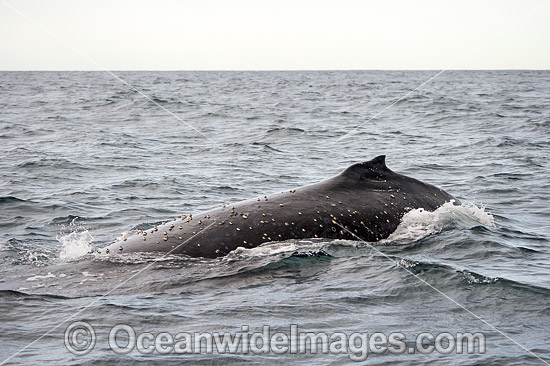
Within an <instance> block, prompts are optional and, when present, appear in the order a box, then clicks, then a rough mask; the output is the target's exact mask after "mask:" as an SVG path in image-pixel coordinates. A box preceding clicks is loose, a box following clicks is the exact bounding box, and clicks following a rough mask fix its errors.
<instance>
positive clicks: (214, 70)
mask: <svg viewBox="0 0 550 366" xmlns="http://www.w3.org/2000/svg"><path fill="white" fill-rule="evenodd" d="M108 70H109V71H122V72H132V71H137V72H141V71H155V72H174V71H185V72H301V71H441V70H443V69H108ZM445 71H447V72H448V71H550V68H548V69H538V68H533V69H531V68H502V69H498V68H495V69H446V70H445ZM0 72H105V70H102V69H0Z"/></svg>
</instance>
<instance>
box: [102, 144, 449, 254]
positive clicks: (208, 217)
mask: <svg viewBox="0 0 550 366" xmlns="http://www.w3.org/2000/svg"><path fill="white" fill-rule="evenodd" d="M453 200H454V202H455V204H458V200H456V199H455V198H454V197H453V196H451V195H450V194H448V193H447V192H445V191H443V190H441V189H439V188H437V187H434V186H433V185H430V184H427V183H423V182H421V181H419V180H417V179H414V178H411V177H407V176H405V175H402V174H398V173H395V172H393V171H391V170H390V169H389V168H387V167H386V163H385V156H384V155H382V156H378V157H376V158H374V159H373V160H371V161H367V162H363V163H357V164H354V165H352V166H350V167H348V168H347V169H345V170H344V171H343V172H342V173H341V174H339V175H337V176H335V177H332V178H330V179H327V180H325V181H323V182H320V183H316V184H312V185H308V186H304V187H299V188H295V189H290V190H287V191H285V192H281V193H277V194H270V195H265V196H261V197H256V198H253V199H250V200H246V201H242V202H239V203H235V204H233V205H223V206H221V207H218V208H215V209H212V210H209V211H206V212H202V213H198V214H185V215H181V216H180V217H177V218H176V219H174V220H173V221H170V222H163V223H162V224H159V225H155V226H154V227H151V228H149V229H147V230H138V231H137V232H134V233H132V234H129V235H125V236H123V237H122V238H121V239H119V240H117V241H115V242H114V243H112V244H111V245H109V246H108V247H107V248H104V249H102V250H99V251H98V252H99V253H106V254H113V253H127V252H170V253H175V254H184V255H188V256H191V257H206V258H215V257H220V256H224V255H227V254H228V253H229V252H231V251H233V250H235V249H236V248H238V247H244V248H253V247H257V246H259V245H261V244H262V243H265V242H271V241H282V240H288V239H302V238H329V239H351V240H354V239H355V240H356V239H357V238H361V239H362V240H365V241H369V242H376V241H379V240H381V239H385V238H387V237H388V236H389V235H390V234H391V233H392V232H393V231H395V229H396V228H397V226H398V225H399V223H400V221H401V218H402V217H403V215H404V214H405V213H407V212H408V211H410V210H412V209H417V208H423V209H424V210H427V211H434V210H436V209H437V208H438V207H440V206H441V205H443V204H444V203H446V202H449V201H453Z"/></svg>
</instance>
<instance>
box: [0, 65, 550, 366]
mask: <svg viewBox="0 0 550 366" xmlns="http://www.w3.org/2000/svg"><path fill="white" fill-rule="evenodd" d="M436 73H437V71H294V72H282V71H281V72H221V71H220V72H213V71H212V72H195V71H178V72H176V71H174V72H157V71H150V72H149V71H140V72H137V71H135V72H125V71H120V72H114V74H116V75H117V76H119V77H120V78H121V79H122V80H124V81H125V82H126V83H128V84H129V85H131V86H132V87H129V86H128V85H127V84H125V83H123V82H121V81H120V80H118V79H116V78H114V77H113V76H112V75H110V74H109V73H106V72H99V71H98V72H0V176H1V179H0V255H1V258H2V260H1V262H0V338H1V341H0V364H2V362H4V363H3V364H7V365H8V364H9V365H20V364H28V365H35V364H42V363H50V364H64V365H81V364H105V365H112V364H128V363H144V364H151V363H162V364H181V363H189V364H201V365H206V364H257V365H265V364H297V365H310V364H317V365H340V364H349V363H352V362H353V361H356V359H355V358H356V357H353V354H357V353H362V354H363V356H367V357H363V358H362V359H361V360H360V361H359V362H360V363H362V364H372V365H396V364H402V365H409V364H426V365H431V364H435V365H439V364H443V363H445V364H457V365H458V364H460V365H531V364H532V365H539V364H545V363H546V364H548V363H550V347H549V339H550V331H549V329H550V276H549V273H550V260H549V254H550V246H549V241H550V225H549V224H548V223H549V218H550V209H549V206H548V202H549V200H550V193H549V192H550V174H549V172H550V163H549V161H548V158H549V157H550V108H549V105H550V72H549V71H446V72H444V73H443V74H441V75H439V76H438V77H436V78H435V79H433V80H432V81H430V82H429V83H427V84H425V85H424V86H422V87H421V88H419V89H417V90H414V89H415V88H416V87H417V86H419V85H420V84H422V83H423V82H424V81H426V80H428V79H429V78H430V77H432V76H433V75H435V74H436ZM413 90H414V91H413ZM411 91H412V92H411ZM378 155H386V164H387V166H388V167H389V168H390V169H392V170H394V171H396V172H399V173H403V174H406V175H409V176H412V177H414V178H417V179H420V180H422V181H424V182H427V183H431V184H433V185H436V186H437V187H439V188H442V189H444V190H445V191H447V192H449V193H450V194H452V195H454V196H456V197H457V198H458V199H459V200H460V201H461V202H462V204H461V205H460V206H452V205H446V206H444V207H442V208H440V209H438V210H437V211H435V212H433V213H431V212H425V211H424V212H422V211H420V210H416V211H413V212H411V213H409V214H407V215H406V216H405V217H404V218H403V221H402V222H401V224H400V226H399V227H398V229H397V231H396V232H395V233H394V234H392V236H390V238H388V239H386V240H384V241H382V242H380V243H376V244H375V245H374V246H373V245H371V244H369V243H362V242H360V241H351V240H296V241H286V242H272V243H265V244H264V245H262V246H260V247H258V248H254V249H249V250H242V251H238V252H237V253H230V254H229V255H228V256H226V257H223V258H218V259H200V258H187V257H182V256H175V255H168V256H166V255H164V254H154V253H147V254H129V253H128V254H117V255H111V256H104V255H98V254H93V250H94V249H98V248H102V247H105V246H106V245H108V244H109V243H111V242H113V240H115V238H117V237H120V235H121V233H125V232H128V231H131V230H135V229H144V228H147V227H150V226H152V225H155V224H157V223H159V222H162V221H168V220H171V219H173V218H174V217H175V216H179V215H181V214H184V213H198V212H201V211H204V210H206V209H210V208H213V207H216V206H217V205H220V204H223V203H229V204H230V203H232V202H237V201H241V200H244V199H248V198H253V197H257V196H258V195H263V194H269V193H273V192H279V191H283V190H287V189H291V188H295V187H298V186H302V185H306V184H311V183H316V182H319V181H322V180H324V179H326V178H329V177H331V176H334V175H336V174H339V173H340V172H341V171H342V170H344V169H345V168H346V167H348V166H350V165H352V164H354V163H358V162H363V161H368V160H371V159H372V158H374V157H376V156H378ZM74 322H84V323H78V324H87V325H89V326H90V327H92V328H93V332H92V331H89V334H85V333H80V334H77V335H75V336H74V338H71V337H72V333H69V330H72V329H74V327H73V324H76V323H74ZM78 324H77V325H78ZM120 324H122V325H123V327H126V328H124V329H126V331H121V332H120V334H119V335H120V337H119V339H118V341H117V342H118V343H117V345H119V346H120V348H124V345H125V344H126V343H128V344H129V342H130V343H131V342H133V341H134V340H133V339H132V337H131V332H130V331H128V327H131V329H133V331H134V332H135V334H136V335H143V334H145V336H142V338H141V340H143V339H144V338H143V337H145V338H146V339H147V340H146V341H145V343H144V344H145V345H146V346H151V344H152V345H154V346H155V347H156V348H155V349H154V350H153V351H152V353H148V352H147V350H145V351H144V350H143V349H140V348H139V346H136V347H135V348H132V349H130V348H128V349H130V351H129V352H127V353H126V354H120V353H121V352H116V347H113V344H112V343H110V341H109V335H110V334H111V333H112V332H113V329H114V328H115V327H116V326H117V325H120ZM264 326H267V327H269V329H270V332H271V333H275V332H279V333H282V334H286V335H287V336H290V334H291V333H292V331H293V330H292V329H291V328H292V327H293V326H294V327H298V329H299V331H300V332H312V333H316V334H320V333H323V334H327V335H328V336H329V337H331V338H330V339H331V340H333V339H334V338H332V336H333V335H334V334H337V333H339V334H344V335H345V336H347V337H349V338H350V339H351V335H352V334H365V335H368V336H371V335H373V334H378V338H383V337H388V336H389V335H390V334H395V333H399V334H403V335H405V337H406V341H404V344H405V345H406V347H405V348H406V351H405V352H392V351H391V350H389V349H385V350H383V351H379V352H377V349H376V348H375V349H374V350H373V349H371V348H369V349H368V352H367V350H366V348H364V347H363V348H361V340H363V343H362V344H363V345H364V344H365V342H366V340H367V338H361V337H358V338H355V339H354V342H355V343H354V345H355V346H356V348H355V349H354V348H352V347H351V346H350V347H348V349H346V350H343V351H342V350H340V352H338V351H337V350H334V349H332V348H330V352H313V350H312V349H311V346H310V347H309V348H307V347H306V349H304V350H302V351H303V352H301V351H298V352H291V350H288V352H284V351H282V352H275V351H269V352H251V351H248V352H247V351H246V350H245V349H244V347H245V346H244V344H241V345H240V347H241V348H239V349H237V350H236V351H234V352H225V353H223V352H217V351H216V350H214V351H212V352H208V350H199V351H200V352H198V351H197V352H191V353H183V354H182V353H178V352H162V347H161V348H159V347H158V344H157V343H155V342H157V341H158V339H157V338H158V335H159V334H162V333H164V334H165V335H166V334H168V335H169V336H167V337H168V338H165V339H169V338H170V335H176V334H178V333H188V334H195V333H208V334H212V333H224V334H233V335H236V334H237V333H238V332H240V333H239V334H241V335H243V334H244V335H243V338H242V339H244V338H246V337H247V336H249V335H252V334H253V333H255V332H262V330H263V329H264ZM71 327H73V328H71ZM125 332H126V333H125ZM92 333H93V334H94V335H95V336H94V337H92ZM423 333H429V334H431V335H433V338H430V337H425V338H424V339H423V341H422V342H421V344H422V345H423V346H424V347H425V348H426V349H430V347H431V348H433V347H434V345H437V341H436V340H435V338H436V337H437V336H438V335H440V334H445V335H447V334H451V335H456V334H458V333H472V334H474V333H479V334H481V335H482V336H483V337H484V340H485V347H484V349H483V350H480V349H479V347H478V348H477V351H475V350H474V351H475V352H466V351H464V352H457V351H456V350H453V351H452V352H445V350H444V349H443V350H442V348H441V347H439V348H436V349H435V350H432V352H427V351H423V350H421V349H419V348H418V347H416V348H415V345H416V343H415V342H417V340H418V336H419V335H420V334H423ZM68 334H69V335H68ZM125 334H126V336H125ZM151 336H152V337H153V338H151ZM445 337H446V336H443V338H445ZM92 338H93V339H94V342H91V340H92ZM447 339H448V338H447ZM368 340H369V342H370V338H369V339H368ZM138 341H139V339H138ZM263 341H264V340H262V342H263ZM357 341H359V343H360V344H359V346H357V344H358V343H357ZM86 342H87V343H86ZM125 342H126V343H125ZM449 342H450V341H448V342H447V343H446V346H449ZM84 343H86V344H89V345H93V347H91V348H90V349H89V350H87V351H86V352H83V353H85V354H75V353H74V349H73V352H70V350H69V349H70V348H71V344H72V345H73V346H74V345H77V346H78V345H80V344H84ZM161 343H162V342H161ZM443 343H445V342H443ZM67 344H68V345H67ZM142 344H143V342H142ZM369 344H370V343H369ZM478 346H479V343H478ZM141 348H143V347H141ZM146 348H147V347H146ZM379 348H380V347H379ZM443 348H444V347H443ZM147 349H150V348H147ZM350 350H351V351H350ZM361 350H362V351H361ZM76 353H77V352H76ZM165 353H166V354H165ZM367 353H368V354H367Z"/></svg>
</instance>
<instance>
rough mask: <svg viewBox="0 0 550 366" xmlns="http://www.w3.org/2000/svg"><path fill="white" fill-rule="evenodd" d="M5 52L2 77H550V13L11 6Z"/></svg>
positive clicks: (3, 10)
mask: <svg viewBox="0 0 550 366" xmlns="http://www.w3.org/2000/svg"><path fill="white" fill-rule="evenodd" d="M542 4H545V5H544V6H542V7H541V6H540V5H542ZM8 5H11V6H13V7H15V8H17V9H19V10H20V11H21V12H22V13H23V14H25V15H26V16H28V17H29V18H31V19H33V20H34V21H35V22H37V23H39V24H41V25H42V26H43V27H44V28H46V29H47V30H49V31H50V32H51V33H53V34H55V35H57V36H58V37H60V38H61V39H63V40H64V41H66V42H67V43H68V44H69V45H70V46H72V47H73V48H75V49H78V50H80V51H81V52H82V53H84V54H85V55H87V56H88V57H89V58H90V59H92V60H93V61H95V62H96V63H94V62H92V61H90V60H89V59H87V58H86V57H84V56H82V55H81V54H79V53H78V52H75V50H74V49H71V47H69V46H67V45H65V44H64V43H63V42H61V41H59V40H58V39H56V38H55V37H53V36H52V35H50V34H48V33H47V32H45V31H44V30H43V29H41V28H40V26H38V25H36V24H34V23H33V22H32V21H30V20H29V19H26V18H25V17H23V16H22V15H20V14H18V13H17V12H16V11H14V10H13V9H11V8H10V7H9V6H8ZM534 9H536V11H534V12H532V10H534ZM530 12H531V14H530V15H528V16H527V17H525V15H527V14H528V13H530ZM522 17H523V20H522V21H520V22H519V23H517V24H515V25H514V26H512V27H511V28H510V26H511V25H512V24H514V23H516V22H517V21H518V20H520V19H522ZM499 34H500V36H499V37H497V38H496V39H494V37H495V36H496V35H499ZM491 39H492V41H489V40H491ZM487 41H489V42H487ZM0 52H1V53H0V55H1V57H0V70H98V69H101V68H102V67H104V68H107V69H112V70H297V69H299V70H304V69H307V70H315V69H433V70H435V69H446V68H451V69H550V1H548V0H494V1H493V0H460V1H459V0H456V1H450V0H448V1H447V0H446V1H442V0H421V1H413V0H403V1H400V0H393V1H392V0H384V1H368V0H362V1H361V0H358V1H352V0H334V1H332V0H327V1H322V0H315V1H307V0H291V1H286V0H276V1H275V0H271V1H262V0H254V1H253V0H241V1H232V0H225V1H222V0H196V1H193V0H180V1H176V0H173V1H172V0H160V1H159V0H157V1H153V0H150V1H146V0H121V1H116V0H94V1H86V2H85V1H75V0H50V1H44V0H0ZM98 65H100V66H98Z"/></svg>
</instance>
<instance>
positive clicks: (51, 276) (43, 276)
mask: <svg viewBox="0 0 550 366" xmlns="http://www.w3.org/2000/svg"><path fill="white" fill-rule="evenodd" d="M44 278H55V275H54V274H53V273H51V272H48V274H47V275H34V276H31V277H29V278H27V281H37V280H42V279H44Z"/></svg>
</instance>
